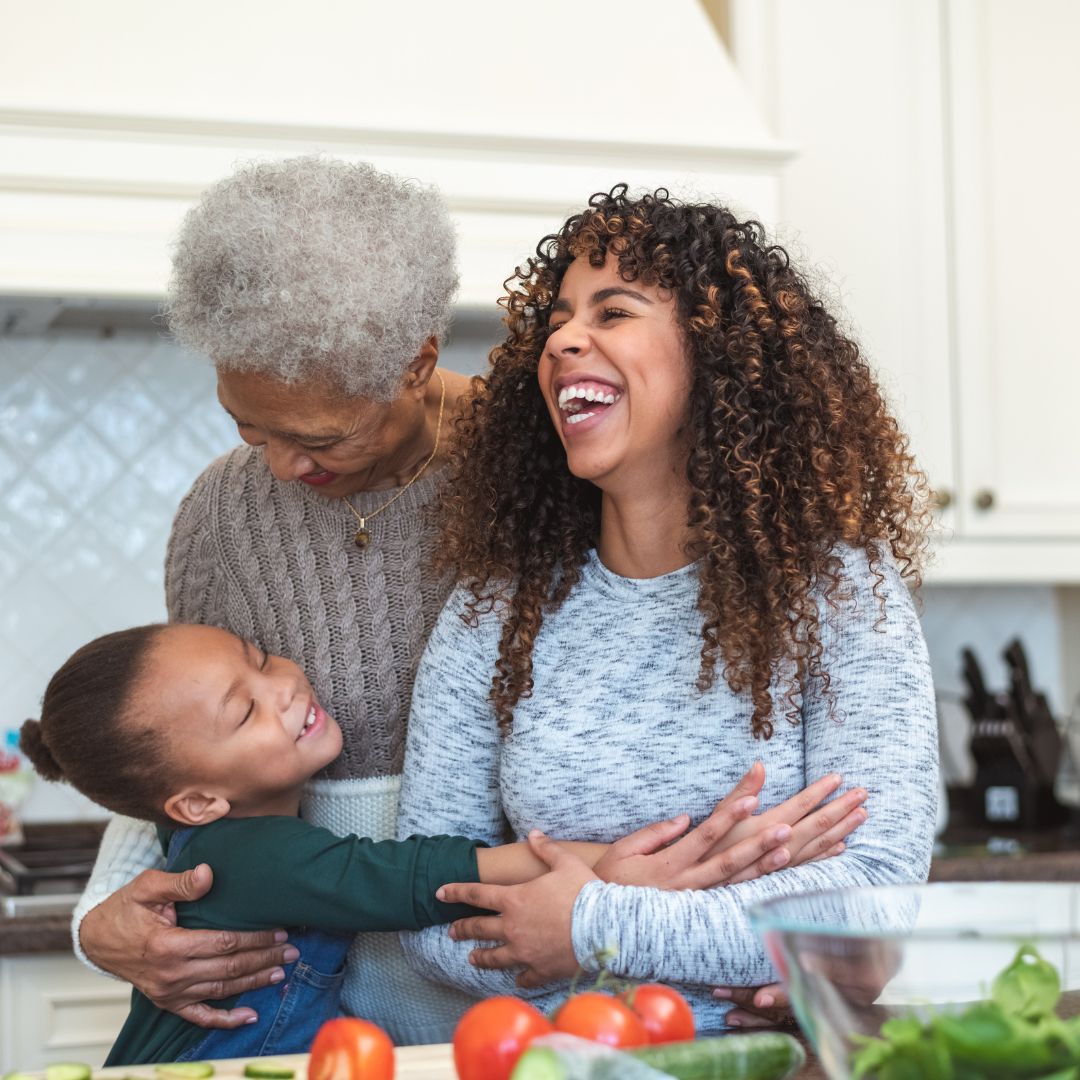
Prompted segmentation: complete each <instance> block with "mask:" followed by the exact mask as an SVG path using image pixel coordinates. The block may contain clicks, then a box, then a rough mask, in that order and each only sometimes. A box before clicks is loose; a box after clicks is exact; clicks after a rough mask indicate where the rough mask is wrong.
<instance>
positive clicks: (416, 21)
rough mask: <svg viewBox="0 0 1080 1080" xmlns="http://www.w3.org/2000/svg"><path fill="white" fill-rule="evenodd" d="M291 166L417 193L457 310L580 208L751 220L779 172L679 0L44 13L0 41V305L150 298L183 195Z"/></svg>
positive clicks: (751, 111)
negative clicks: (331, 169) (440, 195)
mask: <svg viewBox="0 0 1080 1080" xmlns="http://www.w3.org/2000/svg"><path fill="white" fill-rule="evenodd" d="M43 57H48V58H49V59H48V62H43V60H42V58H43ZM312 151H323V152H326V153H329V154H334V155H338V156H341V157H345V158H350V159H357V160H360V159H363V160H368V161H372V162H374V163H375V164H376V165H378V166H380V167H382V168H386V169H390V170H393V171H395V172H398V173H402V174H405V175H409V176H415V177H417V178H419V179H421V180H424V181H426V182H431V183H435V184H437V185H438V186H439V187H440V188H441V189H442V190H443V192H444V193H445V194H446V196H447V199H448V201H449V203H450V206H451V210H452V212H453V214H454V216H455V219H456V221H457V224H458V228H459V234H460V250H461V262H462V291H461V302H462V304H464V305H466V306H475V307H489V306H490V305H491V304H492V303H493V302H494V299H495V298H496V297H497V296H498V295H499V292H500V288H499V287H500V283H501V282H502V281H503V279H504V278H505V277H506V276H507V275H508V274H509V273H510V271H511V270H512V268H513V267H514V266H515V265H516V264H517V263H518V262H520V261H521V260H522V259H524V258H525V257H526V256H527V255H528V254H529V253H530V251H531V250H532V248H533V246H534V245H535V243H536V241H537V240H538V239H539V238H540V237H541V236H542V235H544V233H546V232H548V231H550V230H552V229H553V228H555V227H557V225H558V224H559V223H560V222H561V221H562V219H563V218H564V217H565V215H566V214H567V213H568V212H569V211H571V210H573V209H575V208H577V207H579V206H581V205H582V203H583V202H584V200H585V199H586V197H587V196H588V195H589V194H591V193H592V192H594V191H597V190H600V189H606V188H609V187H610V186H611V185H612V184H614V183H616V182H619V181H626V182H628V183H630V184H631V185H632V186H633V187H649V188H652V187H656V186H661V185H662V186H667V187H669V188H671V189H672V191H673V192H675V193H681V194H692V195H702V196H711V197H719V198H722V199H725V200H727V201H729V202H732V203H733V204H735V205H737V206H740V207H743V208H746V209H748V210H750V211H752V212H753V213H754V215H755V216H759V217H762V218H764V219H766V220H769V219H770V218H771V217H772V216H773V215H774V212H775V208H776V202H777V175H778V172H779V169H780V168H781V166H782V164H783V163H784V161H785V160H786V159H787V158H788V157H789V152H788V151H787V149H786V148H785V147H783V146H781V145H779V144H778V143H777V142H776V140H775V139H774V138H773V137H772V136H771V134H770V133H769V131H768V129H767V126H766V125H765V123H764V122H763V120H762V119H761V117H760V116H759V115H758V112H757V110H756V108H755V106H754V104H753V103H752V101H751V98H750V96H749V94H748V92H747V90H746V88H745V87H744V86H743V84H742V83H741V81H740V79H739V76H738V74H737V72H736V71H735V68H734V66H733V65H732V62H731V59H730V57H729V56H728V54H727V52H726V50H725V49H724V46H723V44H722V43H721V41H720V39H719V37H718V36H717V34H716V32H715V29H714V28H713V26H712V24H711V23H710V22H709V20H708V18H707V17H706V14H705V12H704V11H703V9H702V8H701V7H700V6H699V4H698V3H697V2H696V0H668V2H667V3H665V4H664V5H662V7H659V8H658V7H657V5H656V4H655V3H654V2H651V0H624V2H622V3H621V4H619V5H618V7H617V8H612V7H610V6H609V5H606V4H603V5H601V4H600V3H594V4H590V3H584V4H583V3H581V2H580V0H577V2H573V0H548V2H547V3H545V4H543V5H540V6H537V5H531V6H527V5H512V4H507V3H505V0H473V2H472V3H469V4H466V5H451V4H446V3H445V2H444V0H420V2H417V0H412V2H409V3H402V4H396V5H390V4H384V3H375V2H368V0H356V2H350V3H344V2H342V0H304V2H303V3H299V2H296V0H288V2H285V3H281V4H277V5H271V6H267V5H266V4H265V3H262V2H261V0H259V2H255V0H230V2H229V3H225V4H223V3H221V2H220V0H213V2H211V0H191V2H189V3H187V4H185V5H184V6H183V9H182V12H181V15H180V17H179V18H178V17H177V11H176V10H175V9H173V8H170V7H169V6H167V5H166V6H164V7H163V6H161V5H156V4H146V3H145V2H144V0H110V3H109V5H108V6H107V8H106V9H102V8H101V7H100V6H96V5H86V4H75V3H61V4H57V3H55V2H49V0H44V2H42V3H38V4H22V5H19V6H18V9H17V14H15V15H14V18H13V19H11V18H9V20H8V23H7V24H6V25H5V33H4V35H3V41H2V42H0V295H6V296H9V297H10V296H20V295H22V296H38V297H52V298H60V297H63V298H72V297H95V298H110V297H112V298H123V299H144V300H154V299H156V298H159V297H160V296H161V294H162V291H163V289H164V285H165V282H166V279H167V275H168V254H169V251H168V245H169V240H170V238H171V236H172V235H173V234H174V233H175V230H176V228H177V225H178V224H179V221H180V218H181V217H182V215H183V213H184V211H185V210H186V209H187V207H188V206H189V205H190V204H191V202H192V200H193V199H194V198H195V197H196V196H197V195H198V193H199V191H201V190H202V189H203V188H204V187H205V186H206V185H207V184H209V183H211V182H212V181H213V180H215V179H217V178H219V177H221V176H223V175H225V174H227V173H228V172H230V171H231V170H232V168H233V167H234V165H235V163H236V162H237V161H240V160H246V159H250V158H254V157H277V156H287V155H292V154H297V153H307V152H312Z"/></svg>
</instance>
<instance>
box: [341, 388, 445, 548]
mask: <svg viewBox="0 0 1080 1080" xmlns="http://www.w3.org/2000/svg"><path fill="white" fill-rule="evenodd" d="M435 374H436V375H438V377H439V386H440V387H442V392H441V393H440V394H439V419H438V420H437V421H436V422H435V445H434V446H433V447H432V448H431V453H430V454H428V456H427V460H426V461H425V462H424V464H423V465H421V466H420V468H419V469H417V470H416V472H415V473H413V475H412V479H411V480H409V481H408V482H407V483H406V484H405V485H404V486H403V487H402V489H401V490H400V491H399V492H398V493H397V494H396V495H393V496H391V497H390V498H389V499H387V500H386V502H384V503H383V504H382V506H377V507H376V508H375V509H374V510H372V511H371V512H370V513H368V514H361V513H360V511H359V510H357V509H356V507H355V506H353V504H352V503H351V502H349V500H348V498H346V499H345V500H344V502H345V505H346V506H347V507H348V508H349V510H350V511H351V512H352V514H353V516H354V517H355V518H356V520H357V521H358V522H360V528H359V529H357V530H356V534H355V536H353V543H354V544H356V546H357V547H358V548H360V549H361V550H362V549H363V548H366V547H367V546H368V544H370V543H371V532H370V531H369V530H368V527H367V523H368V522H369V521H370V520H371V519H372V518H373V517H375V515H376V514H381V513H382V512H383V511H384V510H385V509H387V507H390V506H393V505H394V503H396V502H397V501H398V499H400V498H401V496H402V495H404V494H405V492H406V491H408V490H409V488H411V487H412V486H413V484H415V483H416V481H417V480H419V479H420V477H421V476H423V475H424V470H425V469H426V468H427V467H428V466H429V465H430V464H431V463H432V461H434V459H435V455H436V454H437V453H438V452H439V437H440V436H441V435H442V421H443V406H444V405H445V404H446V383H445V382H444V381H443V377H442V373H441V372H439V371H436V372H435Z"/></svg>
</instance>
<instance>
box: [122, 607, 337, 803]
mask: <svg viewBox="0 0 1080 1080" xmlns="http://www.w3.org/2000/svg"><path fill="white" fill-rule="evenodd" d="M142 693H143V695H146V697H145V699H144V700H147V701H148V702H152V707H153V709H154V711H155V712H157V711H158V710H159V709H160V710H161V715H162V716H164V717H166V718H167V719H166V723H167V724H168V737H169V748H168V755H169V758H170V760H172V761H173V762H175V765H176V773H177V776H179V777H180V778H181V781H180V782H181V783H183V784H184V785H185V790H187V791H189V792H192V793H194V795H195V800H194V802H189V803H187V804H185V807H186V810H185V813H182V814H181V815H180V817H182V818H183V819H184V820H188V821H189V823H191V824H201V823H203V822H201V821H194V820H190V817H189V816H187V811H190V810H191V809H192V807H195V808H196V809H198V808H199V807H203V808H205V807H204V802H205V800H207V799H214V798H216V799H220V800H226V801H227V803H228V807H227V809H225V810H224V811H223V812H224V813H230V814H231V815H232V816H234V817H243V816H249V815H251V814H265V813H277V812H292V813H295V809H293V810H291V811H290V810H289V809H288V806H289V801H290V800H295V798H296V797H297V795H298V793H299V789H300V788H301V787H302V785H303V784H304V782H305V781H306V780H307V779H308V778H309V777H311V776H312V775H313V774H314V773H316V772H318V770H319V769H321V768H323V767H324V766H325V765H327V764H329V763H330V762H331V761H333V760H334V758H336V757H337V756H338V754H339V753H340V752H341V729H340V728H339V727H338V726H337V724H336V723H335V721H334V720H333V719H332V718H331V717H330V716H328V715H327V714H326V713H325V712H324V711H323V710H322V708H320V706H319V704H318V702H317V701H316V700H315V693H314V691H313V690H312V689H311V684H310V683H309V682H308V680H307V678H306V676H305V675H304V673H303V672H302V671H301V670H300V668H299V667H297V666H296V664H294V663H293V662H292V661H291V660H286V659H284V658H283V657H280V656H269V655H267V654H266V653H263V652H261V651H260V650H259V649H257V648H256V647H255V646H254V645H252V644H251V643H250V642H247V641H243V640H241V639H240V638H238V637H237V636H236V635H235V634H230V633H228V632H227V631H225V630H218V629H216V628H214V627H210V626H170V627H168V628H167V629H166V630H165V631H163V633H162V635H161V637H160V638H159V639H158V641H157V643H156V645H155V646H154V647H153V649H152V650H151V652H150V655H149V658H148V662H147V666H146V670H145V678H144V680H143V682H142ZM176 795H177V793H174V798H175V797H176ZM200 799H202V800H203V801H202V802H200ZM171 802H172V800H170V803H171ZM282 807H285V809H282ZM166 809H167V810H169V812H170V813H171V814H172V816H173V817H177V816H178V815H177V813H176V812H175V809H176V808H175V807H173V808H170V806H169V804H166ZM218 809H219V810H220V805H219V806H218ZM220 816H222V815H221V813H214V814H212V817H211V820H212V818H213V817H220Z"/></svg>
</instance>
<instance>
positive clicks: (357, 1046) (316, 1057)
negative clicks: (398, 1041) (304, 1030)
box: [307, 1016, 394, 1080]
mask: <svg viewBox="0 0 1080 1080" xmlns="http://www.w3.org/2000/svg"><path fill="white" fill-rule="evenodd" d="M307 1074H308V1080H393V1078H394V1044H393V1043H392V1042H391V1041H390V1036H389V1035H387V1034H386V1032H385V1031H383V1029H382V1028H380V1027H376V1026H375V1025H374V1024H369V1023H368V1022H367V1021H366V1020H356V1019H354V1018H353V1017H350V1016H339V1017H338V1018H337V1019H336V1020H327V1021H326V1023H325V1024H323V1026H322V1027H321V1028H319V1030H318V1033H317V1034H316V1035H315V1039H314V1041H313V1042H312V1044H311V1060H310V1062H308V1072H307Z"/></svg>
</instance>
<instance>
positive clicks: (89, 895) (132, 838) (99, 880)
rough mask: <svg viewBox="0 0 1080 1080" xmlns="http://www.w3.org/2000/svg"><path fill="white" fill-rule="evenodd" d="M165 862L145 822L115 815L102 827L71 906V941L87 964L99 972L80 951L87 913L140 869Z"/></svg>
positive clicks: (148, 824)
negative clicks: (83, 885)
mask: <svg viewBox="0 0 1080 1080" xmlns="http://www.w3.org/2000/svg"><path fill="white" fill-rule="evenodd" d="M164 865H165V859H164V857H163V856H162V852H161V845H160V844H159V843H158V838H157V831H156V830H155V829H154V826H153V825H151V824H150V822H148V821H136V820H135V818H128V817H121V816H120V815H117V816H116V817H114V818H113V819H112V820H111V821H110V822H109V824H108V826H107V827H106V829H105V835H104V836H103V837H102V838H101V847H100V848H99V849H98V854H97V860H96V861H95V862H94V869H93V871H92V873H91V874H90V880H89V881H88V882H87V885H86V889H85V890H84V891H83V894H82V896H81V897H80V898H79V902H78V904H76V905H75V911H74V913H73V915H72V919H71V940H72V944H73V945H74V948H75V955H76V956H77V957H78V958H79V959H80V960H81V961H82V962H83V963H84V964H86V966H87V967H89V968H91V969H92V970H93V971H97V972H99V973H100V974H103V975H107V974H109V972H105V971H102V970H101V969H100V968H98V967H96V966H95V965H94V964H93V963H91V961H90V959H89V958H88V957H87V955H86V953H84V952H83V948H82V942H81V941H80V940H79V927H80V926H82V921H83V919H84V918H85V917H86V914H87V912H89V911H91V910H92V909H93V908H96V907H97V906H98V904H100V903H101V902H102V900H106V899H108V897H110V896H112V894H113V893H114V892H116V890H117V889H120V888H122V887H123V886H124V885H126V884H127V883H128V882H129V881H130V880H131V879H132V878H133V877H135V876H136V875H138V874H141V873H142V871H143V870H160V869H162V868H163V867H164Z"/></svg>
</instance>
